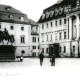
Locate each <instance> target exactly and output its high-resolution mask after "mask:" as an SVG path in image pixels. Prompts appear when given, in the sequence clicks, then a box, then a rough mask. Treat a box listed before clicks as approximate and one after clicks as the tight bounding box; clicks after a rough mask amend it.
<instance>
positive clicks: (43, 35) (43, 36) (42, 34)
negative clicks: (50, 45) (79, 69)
mask: <svg viewBox="0 0 80 80" xmlns="http://www.w3.org/2000/svg"><path fill="white" fill-rule="evenodd" d="M42 42H44V34H42Z"/></svg>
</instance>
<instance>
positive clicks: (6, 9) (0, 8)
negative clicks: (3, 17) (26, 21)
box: [0, 4, 24, 14]
mask: <svg viewBox="0 0 80 80" xmlns="http://www.w3.org/2000/svg"><path fill="white" fill-rule="evenodd" d="M8 8H9V9H10V10H8ZM0 11H2V12H8V13H16V14H24V13H22V12H21V11H19V10H17V9H15V8H13V7H12V6H9V5H2V4H0Z"/></svg>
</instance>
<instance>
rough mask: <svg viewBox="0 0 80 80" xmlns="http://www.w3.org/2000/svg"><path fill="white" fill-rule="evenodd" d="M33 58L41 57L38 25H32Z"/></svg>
mask: <svg viewBox="0 0 80 80" xmlns="http://www.w3.org/2000/svg"><path fill="white" fill-rule="evenodd" d="M30 40H31V42H30V44H31V45H30V46H31V56H32V57H38V56H39V27H38V25H37V23H35V24H33V25H31V39H30Z"/></svg>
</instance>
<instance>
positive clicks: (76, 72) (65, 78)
mask: <svg viewBox="0 0 80 80" xmlns="http://www.w3.org/2000/svg"><path fill="white" fill-rule="evenodd" d="M55 63H56V64H55V66H51V63H50V59H49V58H45V59H44V62H43V66H42V67H41V66H40V63H39V59H38V58H24V60H23V62H0V80H80V58H56V62H55Z"/></svg>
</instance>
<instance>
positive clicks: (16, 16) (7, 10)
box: [0, 4, 29, 24]
mask: <svg viewBox="0 0 80 80" xmlns="http://www.w3.org/2000/svg"><path fill="white" fill-rule="evenodd" d="M10 16H12V17H13V18H12V19H10ZM21 17H23V18H24V20H23V21H21ZM0 22H10V23H20V24H29V19H28V17H27V15H26V14H24V13H22V12H21V11H19V10H17V9H15V8H13V7H11V6H9V5H2V4H0Z"/></svg>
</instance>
